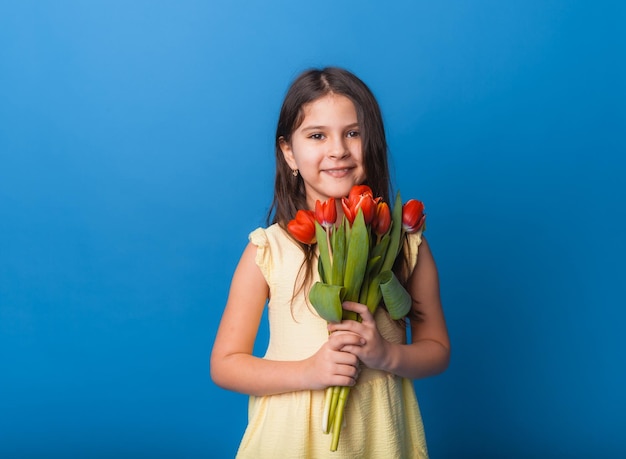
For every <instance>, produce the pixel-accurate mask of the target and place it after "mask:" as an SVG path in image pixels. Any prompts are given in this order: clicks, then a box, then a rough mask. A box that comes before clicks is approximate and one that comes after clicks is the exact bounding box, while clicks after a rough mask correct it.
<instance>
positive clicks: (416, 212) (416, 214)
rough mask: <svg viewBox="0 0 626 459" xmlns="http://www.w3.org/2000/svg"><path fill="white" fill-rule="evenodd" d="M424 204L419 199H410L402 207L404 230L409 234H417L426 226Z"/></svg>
mask: <svg viewBox="0 0 626 459" xmlns="http://www.w3.org/2000/svg"><path fill="white" fill-rule="evenodd" d="M425 217H426V216H425V215H424V204H423V203H422V202H421V201H418V200H417V199H409V200H408V201H407V202H406V203H405V204H404V205H403V206H402V229H403V230H404V231H406V232H407V233H415V232H417V231H418V230H419V229H420V228H421V227H422V225H423V224H424V219H425Z"/></svg>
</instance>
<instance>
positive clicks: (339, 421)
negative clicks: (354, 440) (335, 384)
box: [330, 386, 350, 451]
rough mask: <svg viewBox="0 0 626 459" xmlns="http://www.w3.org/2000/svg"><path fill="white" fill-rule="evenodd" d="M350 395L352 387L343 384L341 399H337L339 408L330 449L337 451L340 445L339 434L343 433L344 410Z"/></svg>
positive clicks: (334, 422)
mask: <svg viewBox="0 0 626 459" xmlns="http://www.w3.org/2000/svg"><path fill="white" fill-rule="evenodd" d="M348 395H350V387H348V386H343V387H342V388H341V391H340V392H339V400H338V401H337V410H336V412H335V416H334V419H333V438H332V441H331V443H330V450H331V451H337V447H338V446H339V434H340V433H341V425H342V424H343V412H344V409H345V407H346V401H347V400H348Z"/></svg>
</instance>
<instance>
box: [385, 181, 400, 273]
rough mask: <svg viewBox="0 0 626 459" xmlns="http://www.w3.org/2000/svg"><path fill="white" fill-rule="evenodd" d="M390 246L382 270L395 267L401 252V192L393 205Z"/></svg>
mask: <svg viewBox="0 0 626 459" xmlns="http://www.w3.org/2000/svg"><path fill="white" fill-rule="evenodd" d="M389 237H390V240H389V248H388V249H387V254H386V255H385V261H384V262H383V265H382V267H381V268H380V270H381V272H382V271H389V270H391V268H393V264H394V263H395V261H396V257H397V256H398V253H399V252H400V248H401V246H400V239H401V237H402V198H401V197H400V192H399V191H398V194H397V195H396V203H395V204H394V206H393V211H392V212H391V232H390V233H389Z"/></svg>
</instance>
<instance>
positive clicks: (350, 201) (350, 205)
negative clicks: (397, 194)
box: [341, 185, 381, 225]
mask: <svg viewBox="0 0 626 459" xmlns="http://www.w3.org/2000/svg"><path fill="white" fill-rule="evenodd" d="M380 200H381V198H376V199H374V194H373V193H372V189H371V188H370V187H369V186H367V185H355V186H353V187H352V189H351V190H350V194H349V195H348V197H347V198H342V199H341V207H342V208H343V213H344V214H345V215H346V218H347V219H348V221H349V222H350V225H352V224H353V223H354V219H355V217H356V214H357V213H358V211H359V209H362V210H363V218H364V220H365V224H366V225H369V224H370V223H371V222H372V220H373V219H374V217H375V216H376V205H377V203H378V202H379V201H380Z"/></svg>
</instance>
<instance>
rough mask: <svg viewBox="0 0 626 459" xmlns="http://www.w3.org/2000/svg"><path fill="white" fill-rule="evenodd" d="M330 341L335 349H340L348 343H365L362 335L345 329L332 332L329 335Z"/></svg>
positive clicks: (357, 344) (356, 344)
mask: <svg viewBox="0 0 626 459" xmlns="http://www.w3.org/2000/svg"><path fill="white" fill-rule="evenodd" d="M329 330H330V328H329ZM328 341H329V342H330V345H331V348H332V349H333V350H335V351H340V350H341V349H342V348H343V347H345V346H348V345H354V346H359V345H362V344H365V341H364V340H363V338H362V337H361V336H360V335H357V334H356V333H352V332H350V331H347V330H345V329H344V330H338V331H336V332H334V333H331V334H330V336H329V337H328Z"/></svg>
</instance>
